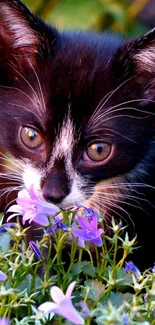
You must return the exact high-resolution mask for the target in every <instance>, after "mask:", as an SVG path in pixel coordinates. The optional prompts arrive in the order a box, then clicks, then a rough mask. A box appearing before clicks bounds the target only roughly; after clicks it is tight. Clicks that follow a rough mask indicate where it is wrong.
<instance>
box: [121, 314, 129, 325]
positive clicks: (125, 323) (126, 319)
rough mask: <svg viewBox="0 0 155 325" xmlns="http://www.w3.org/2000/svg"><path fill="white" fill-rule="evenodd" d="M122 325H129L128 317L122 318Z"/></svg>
mask: <svg viewBox="0 0 155 325" xmlns="http://www.w3.org/2000/svg"><path fill="white" fill-rule="evenodd" d="M122 321H123V325H129V318H128V316H126V315H124V316H123V317H122Z"/></svg>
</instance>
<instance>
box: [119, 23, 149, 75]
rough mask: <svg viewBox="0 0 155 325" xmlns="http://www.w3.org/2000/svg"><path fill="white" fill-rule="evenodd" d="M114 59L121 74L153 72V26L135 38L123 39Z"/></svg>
mask: <svg viewBox="0 0 155 325" xmlns="http://www.w3.org/2000/svg"><path fill="white" fill-rule="evenodd" d="M114 61H115V63H116V62H117V67H118V72H119V73H120V75H122V76H132V75H134V74H136V75H140V74H141V75H142V74H144V73H146V74H145V75H146V76H148V74H149V73H150V74H155V28H153V29H152V30H150V31H149V32H147V33H146V34H145V35H142V36H140V37H138V38H137V39H134V40H130V41H125V42H124V44H123V46H121V47H120V49H119V50H118V52H117V54H116V56H115V58H114Z"/></svg>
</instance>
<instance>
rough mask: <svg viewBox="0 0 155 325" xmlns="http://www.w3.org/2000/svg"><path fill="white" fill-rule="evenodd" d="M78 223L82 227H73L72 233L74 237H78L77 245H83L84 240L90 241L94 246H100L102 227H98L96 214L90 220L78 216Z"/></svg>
mask: <svg viewBox="0 0 155 325" xmlns="http://www.w3.org/2000/svg"><path fill="white" fill-rule="evenodd" d="M78 223H79V226H80V227H81V228H82V229H79V228H75V229H73V231H72V233H73V236H74V237H75V238H78V245H79V246H80V247H85V241H87V242H91V243H93V244H94V245H96V246H98V247H99V246H102V238H101V235H102V234H103V229H102V228H99V229H98V225H97V223H98V218H97V216H96V215H94V216H92V218H91V220H90V222H89V221H88V219H86V218H84V217H81V216H78Z"/></svg>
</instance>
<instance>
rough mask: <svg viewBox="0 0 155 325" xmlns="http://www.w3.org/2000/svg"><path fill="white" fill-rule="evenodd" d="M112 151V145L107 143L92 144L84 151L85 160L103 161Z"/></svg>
mask: <svg viewBox="0 0 155 325" xmlns="http://www.w3.org/2000/svg"><path fill="white" fill-rule="evenodd" d="M110 153H111V145H110V144H107V143H94V144H91V145H90V146H89V147H88V148H87V149H86V151H85V153H84V159H85V160H91V161H94V162H101V161H103V160H105V159H107V158H108V157H109V155H110Z"/></svg>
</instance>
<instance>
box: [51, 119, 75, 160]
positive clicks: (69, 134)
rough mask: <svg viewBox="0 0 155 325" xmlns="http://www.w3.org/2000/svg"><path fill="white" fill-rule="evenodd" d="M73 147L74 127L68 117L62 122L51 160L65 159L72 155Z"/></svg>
mask: <svg viewBox="0 0 155 325" xmlns="http://www.w3.org/2000/svg"><path fill="white" fill-rule="evenodd" d="M73 145H74V127H73V122H72V120H71V119H70V117H68V118H67V120H64V122H63V125H62V127H61V129H60V132H59V136H58V137H57V139H56V141H55V144H54V149H53V154H52V159H54V160H55V159H59V158H63V157H64V158H65V157H67V156H68V155H70V154H71V153H72V149H73Z"/></svg>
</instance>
